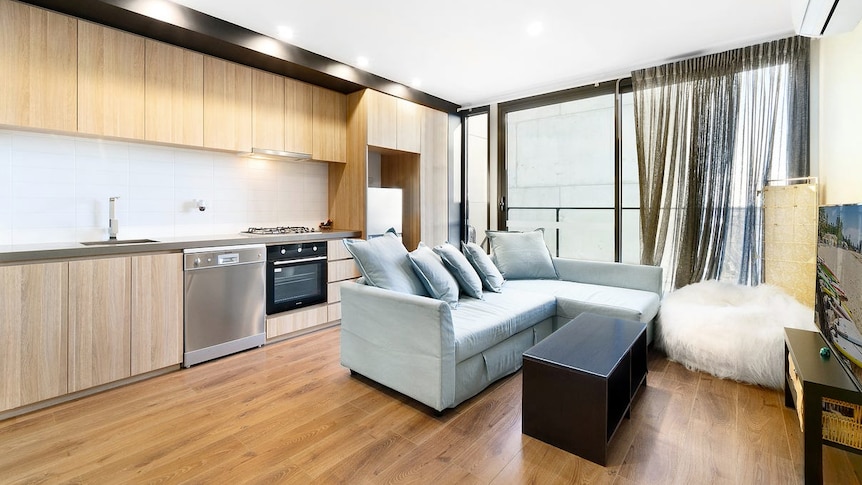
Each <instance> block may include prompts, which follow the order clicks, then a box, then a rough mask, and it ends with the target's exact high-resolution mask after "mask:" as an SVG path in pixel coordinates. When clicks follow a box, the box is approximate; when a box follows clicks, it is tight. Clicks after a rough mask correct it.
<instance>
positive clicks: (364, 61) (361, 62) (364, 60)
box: [356, 56, 368, 67]
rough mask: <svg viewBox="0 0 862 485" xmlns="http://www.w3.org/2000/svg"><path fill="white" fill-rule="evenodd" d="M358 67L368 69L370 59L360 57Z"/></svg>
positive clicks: (357, 62)
mask: <svg viewBox="0 0 862 485" xmlns="http://www.w3.org/2000/svg"><path fill="white" fill-rule="evenodd" d="M356 65H357V66H359V67H368V58H367V57H365V56H359V57H357V58H356Z"/></svg>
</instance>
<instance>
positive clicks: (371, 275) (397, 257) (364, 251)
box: [344, 231, 428, 296]
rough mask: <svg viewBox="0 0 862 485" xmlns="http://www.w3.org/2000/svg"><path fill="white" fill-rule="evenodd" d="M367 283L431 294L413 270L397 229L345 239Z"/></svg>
mask: <svg viewBox="0 0 862 485" xmlns="http://www.w3.org/2000/svg"><path fill="white" fill-rule="evenodd" d="M344 246H345V247H347V250H348V251H349V252H350V254H351V255H353V259H354V260H355V261H356V265H357V266H359V272H360V273H362V277H363V278H365V284H367V285H369V286H376V287H378V288H385V289H387V290H393V291H398V292H401V293H410V294H412V295H419V296H428V291H427V290H425V287H424V286H422V282H421V281H419V278H418V277H417V276H416V273H415V272H414V271H413V266H412V265H411V264H410V260H409V258H408V257H407V249H406V248H405V247H404V244H403V243H402V242H401V240H400V239H398V236H396V235H395V234H394V232H388V231H387V232H386V234H384V235H383V236H380V237H376V238H374V239H369V240H367V241H366V240H363V239H345V240H344Z"/></svg>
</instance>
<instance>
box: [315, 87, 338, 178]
mask: <svg viewBox="0 0 862 485" xmlns="http://www.w3.org/2000/svg"><path fill="white" fill-rule="evenodd" d="M312 90H313V93H312V94H313V101H312V102H313V112H314V116H313V123H312V141H313V146H312V151H311V155H312V158H314V159H315V160H321V161H329V162H345V161H346V160H347V124H346V120H347V96H345V95H343V94H341V93H337V92H335V91H331V90H329V89H325V88H321V87H318V86H313V87H312Z"/></svg>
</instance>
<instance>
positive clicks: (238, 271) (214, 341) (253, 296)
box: [183, 244, 266, 367]
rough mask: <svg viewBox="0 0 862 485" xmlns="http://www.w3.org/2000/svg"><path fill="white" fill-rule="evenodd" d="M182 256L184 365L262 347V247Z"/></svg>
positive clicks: (202, 250) (213, 249) (207, 250)
mask: <svg viewBox="0 0 862 485" xmlns="http://www.w3.org/2000/svg"><path fill="white" fill-rule="evenodd" d="M183 253H184V255H183V256H184V257H183V259H184V265H183V268H184V280H185V281H184V295H185V300H184V308H183V314H184V315H183V317H184V325H183V328H184V331H183V333H184V336H185V339H184V340H185V350H184V352H183V367H190V366H192V365H194V364H198V363H201V362H205V361H207V360H211V359H215V358H217V357H221V356H224V355H228V354H232V353H234V352H239V351H241V350H246V349H250V348H252V347H260V346H261V345H263V344H264V343H266V321H265V319H266V316H265V304H264V302H265V299H266V275H265V273H264V265H265V260H266V246H264V245H262V244H259V245H258V244H254V245H252V244H248V245H242V246H223V247H209V248H195V249H187V250H185V251H183Z"/></svg>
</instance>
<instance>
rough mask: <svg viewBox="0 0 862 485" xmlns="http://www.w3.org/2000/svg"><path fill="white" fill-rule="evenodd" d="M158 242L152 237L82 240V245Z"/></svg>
mask: <svg viewBox="0 0 862 485" xmlns="http://www.w3.org/2000/svg"><path fill="white" fill-rule="evenodd" d="M154 242H158V241H156V240H153V239H104V240H102V241H84V242H82V243H81V244H83V245H84V246H122V245H124V244H146V243H154Z"/></svg>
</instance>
